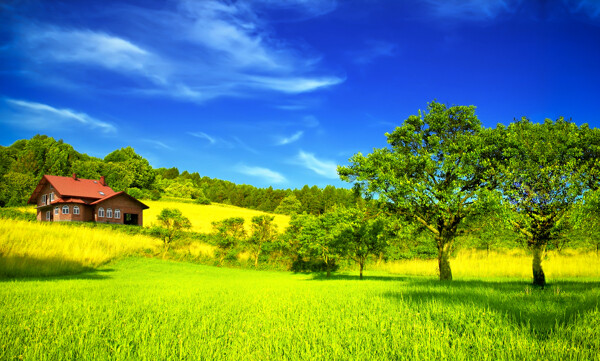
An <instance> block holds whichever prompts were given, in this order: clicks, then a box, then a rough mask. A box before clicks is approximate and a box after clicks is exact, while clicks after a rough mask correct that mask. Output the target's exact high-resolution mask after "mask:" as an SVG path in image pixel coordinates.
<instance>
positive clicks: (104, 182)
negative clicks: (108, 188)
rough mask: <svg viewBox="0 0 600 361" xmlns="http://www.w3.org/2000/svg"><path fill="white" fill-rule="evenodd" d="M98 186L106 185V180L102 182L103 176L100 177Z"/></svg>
mask: <svg viewBox="0 0 600 361" xmlns="http://www.w3.org/2000/svg"><path fill="white" fill-rule="evenodd" d="M100 184H102V185H103V186H105V185H106V180H104V176H101V177H100Z"/></svg>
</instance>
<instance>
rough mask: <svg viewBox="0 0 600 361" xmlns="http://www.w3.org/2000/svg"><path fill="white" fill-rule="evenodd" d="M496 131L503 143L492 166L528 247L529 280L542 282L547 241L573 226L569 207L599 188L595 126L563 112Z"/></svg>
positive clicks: (497, 138) (598, 143) (514, 222)
mask: <svg viewBox="0 0 600 361" xmlns="http://www.w3.org/2000/svg"><path fill="white" fill-rule="evenodd" d="M495 132H496V133H497V134H496V136H495V138H496V141H497V142H498V143H499V144H500V145H501V148H502V149H503V152H502V155H501V157H500V158H499V159H498V160H497V165H496V167H495V169H496V172H497V173H496V174H495V177H496V178H497V179H498V189H499V191H500V192H501V194H502V197H503V199H504V201H505V202H504V204H505V205H506V206H507V207H508V208H509V209H510V210H511V211H512V212H511V213H512V218H511V219H510V222H511V224H512V225H513V226H514V227H515V229H516V230H517V231H518V232H519V233H520V234H521V235H522V236H524V238H525V240H526V244H527V245H528V246H529V247H530V248H532V249H533V257H534V260H533V274H534V283H535V284H537V285H540V286H544V285H545V276H544V273H543V270H542V267H541V259H542V255H543V252H544V251H545V248H546V246H547V245H548V243H549V242H551V241H553V240H556V239H558V238H559V237H561V236H562V235H564V234H565V232H566V231H568V230H569V229H571V228H572V227H573V226H574V224H573V222H572V221H573V220H575V219H576V218H575V217H571V215H572V213H573V211H574V210H576V208H579V207H578V204H580V203H582V202H583V200H584V196H585V195H586V194H587V193H588V192H589V191H592V190H594V189H597V188H598V185H599V184H598V180H599V179H600V178H599V177H598V175H599V170H600V167H599V165H600V163H599V159H598V154H599V152H598V150H599V149H600V148H599V146H600V142H599V141H598V140H599V139H600V136H599V133H598V129H590V128H589V127H588V126H587V125H586V124H584V125H582V126H581V127H579V126H577V125H576V124H575V123H573V122H570V121H566V120H564V119H563V118H559V119H558V120H556V121H552V120H549V119H547V120H546V121H545V122H544V123H539V124H538V123H532V122H530V121H529V120H528V119H526V118H523V119H521V120H520V121H518V122H514V123H511V124H510V125H509V126H508V127H503V126H498V128H497V129H496V131H495Z"/></svg>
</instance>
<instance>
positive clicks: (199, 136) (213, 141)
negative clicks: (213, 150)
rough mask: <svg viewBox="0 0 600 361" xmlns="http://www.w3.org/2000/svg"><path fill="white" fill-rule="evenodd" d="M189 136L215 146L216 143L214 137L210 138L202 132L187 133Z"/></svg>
mask: <svg viewBox="0 0 600 361" xmlns="http://www.w3.org/2000/svg"><path fill="white" fill-rule="evenodd" d="M188 134H189V135H191V136H193V137H196V138H200V139H204V140H207V141H208V142H209V143H210V144H216V143H217V138H215V137H211V136H210V135H208V134H206V133H204V132H188Z"/></svg>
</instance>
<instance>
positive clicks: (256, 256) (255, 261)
mask: <svg viewBox="0 0 600 361" xmlns="http://www.w3.org/2000/svg"><path fill="white" fill-rule="evenodd" d="M258 256H259V253H257V254H256V255H255V256H254V268H256V267H258Z"/></svg>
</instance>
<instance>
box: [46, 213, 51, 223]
mask: <svg viewBox="0 0 600 361" xmlns="http://www.w3.org/2000/svg"><path fill="white" fill-rule="evenodd" d="M46 220H47V221H49V220H50V211H46Z"/></svg>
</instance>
